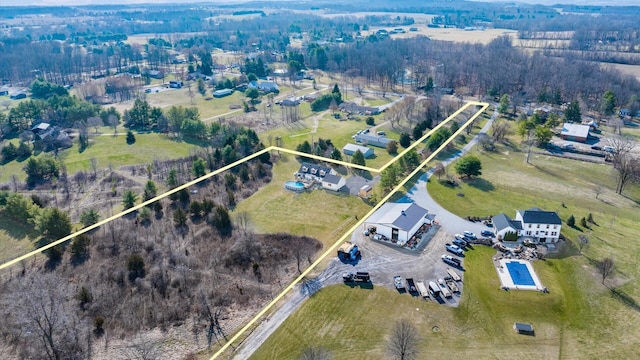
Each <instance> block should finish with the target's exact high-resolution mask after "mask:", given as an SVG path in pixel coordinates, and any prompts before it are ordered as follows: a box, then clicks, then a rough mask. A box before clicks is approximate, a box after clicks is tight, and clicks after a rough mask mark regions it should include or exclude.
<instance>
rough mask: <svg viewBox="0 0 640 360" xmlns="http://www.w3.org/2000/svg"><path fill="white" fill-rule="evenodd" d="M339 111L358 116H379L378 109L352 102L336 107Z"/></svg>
mask: <svg viewBox="0 0 640 360" xmlns="http://www.w3.org/2000/svg"><path fill="white" fill-rule="evenodd" d="M338 108H339V109H340V110H341V111H344V112H346V113H349V114H360V115H378V114H380V109H378V108H377V107H370V106H362V105H358V104H356V103H352V102H344V103H342V104H340V105H339V106H338Z"/></svg>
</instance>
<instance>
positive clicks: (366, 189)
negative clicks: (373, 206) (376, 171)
mask: <svg viewBox="0 0 640 360" xmlns="http://www.w3.org/2000/svg"><path fill="white" fill-rule="evenodd" d="M372 193H373V188H372V187H371V185H368V184H367V185H362V187H361V188H360V191H358V196H360V197H361V198H368V197H369V196H371V194H372Z"/></svg>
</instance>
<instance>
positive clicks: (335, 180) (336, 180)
mask: <svg viewBox="0 0 640 360" xmlns="http://www.w3.org/2000/svg"><path fill="white" fill-rule="evenodd" d="M346 183H347V180H346V179H345V178H343V177H342V176H340V175H334V174H327V175H325V176H324V178H322V188H323V189H327V190H333V191H338V190H340V189H341V188H342V187H343V186H344V185H345V184H346Z"/></svg>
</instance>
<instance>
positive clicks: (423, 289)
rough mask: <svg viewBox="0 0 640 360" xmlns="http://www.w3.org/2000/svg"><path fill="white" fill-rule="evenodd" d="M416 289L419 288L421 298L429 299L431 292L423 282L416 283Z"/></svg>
mask: <svg viewBox="0 0 640 360" xmlns="http://www.w3.org/2000/svg"><path fill="white" fill-rule="evenodd" d="M416 287H417V288H418V292H419V293H420V296H422V297H423V298H424V299H426V298H428V297H429V291H428V290H427V287H426V286H424V283H423V282H422V281H418V282H417V283H416Z"/></svg>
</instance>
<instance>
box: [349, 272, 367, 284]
mask: <svg viewBox="0 0 640 360" xmlns="http://www.w3.org/2000/svg"><path fill="white" fill-rule="evenodd" d="M342 281H344V282H346V283H349V282H362V283H368V282H370V281H371V277H370V276H369V273H368V272H364V271H358V272H357V273H355V274H354V273H344V274H343V275H342Z"/></svg>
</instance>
